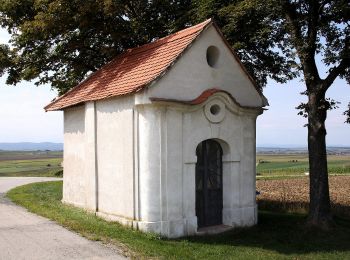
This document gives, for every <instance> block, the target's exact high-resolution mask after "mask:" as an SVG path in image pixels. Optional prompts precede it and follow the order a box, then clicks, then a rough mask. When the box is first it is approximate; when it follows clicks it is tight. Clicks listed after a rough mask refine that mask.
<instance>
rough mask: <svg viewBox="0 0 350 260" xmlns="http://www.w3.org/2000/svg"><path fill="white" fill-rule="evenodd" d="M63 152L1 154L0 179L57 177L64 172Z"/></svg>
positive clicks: (3, 152)
mask: <svg viewBox="0 0 350 260" xmlns="http://www.w3.org/2000/svg"><path fill="white" fill-rule="evenodd" d="M61 162H62V152H51V151H49V152H41V151H34V152H25V151H24V152H5V151H1V152H0V177H3V176H27V177H29V176H55V175H56V173H58V172H60V171H62V167H61Z"/></svg>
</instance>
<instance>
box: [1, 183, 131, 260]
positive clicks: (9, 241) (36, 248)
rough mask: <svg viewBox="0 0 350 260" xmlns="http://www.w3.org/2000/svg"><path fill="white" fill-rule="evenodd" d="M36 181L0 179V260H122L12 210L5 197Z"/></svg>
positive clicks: (51, 224) (111, 251)
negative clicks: (6, 194) (15, 189)
mask: <svg viewBox="0 0 350 260" xmlns="http://www.w3.org/2000/svg"><path fill="white" fill-rule="evenodd" d="M48 180H57V178H38V177H29V178H26V177H18V178H17V177H0V260H3V259H4V260H5V259H6V260H10V259H11V260H12V259H16V260H20V259H45V260H46V259H125V258H124V257H123V256H121V255H120V254H118V251H117V249H116V248H114V247H107V246H105V245H103V244H101V243H99V242H94V241H89V240H87V239H85V238H83V237H81V236H79V235H77V234H75V233H73V232H70V231H68V230H67V229H65V228H63V227H61V226H59V225H57V224H55V223H54V222H52V221H50V220H48V219H46V218H43V217H39V216H37V215H35V214H32V213H30V212H28V211H27V210H25V209H24V208H22V207H19V206H16V205H14V204H13V203H11V202H10V201H9V200H8V199H7V198H5V197H4V195H5V193H6V192H7V191H8V190H10V189H12V188H14V187H16V186H20V185H24V184H27V183H32V182H39V181H48Z"/></svg>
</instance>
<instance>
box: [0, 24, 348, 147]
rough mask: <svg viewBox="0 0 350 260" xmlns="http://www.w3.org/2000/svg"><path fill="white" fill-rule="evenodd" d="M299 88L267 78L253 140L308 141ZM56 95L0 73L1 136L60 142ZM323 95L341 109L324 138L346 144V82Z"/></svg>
mask: <svg viewBox="0 0 350 260" xmlns="http://www.w3.org/2000/svg"><path fill="white" fill-rule="evenodd" d="M8 39H9V35H8V34H7V32H6V31H5V30H3V29H0V43H6V42H7V41H8ZM318 64H320V62H319V63H318ZM319 69H320V74H321V76H322V75H325V73H326V71H325V68H324V67H322V66H321V65H319ZM303 90H304V83H303V82H300V80H293V81H290V82H289V83H287V84H283V85H282V84H277V83H275V82H274V81H269V82H268V84H267V86H266V87H265V88H264V95H265V96H266V97H267V99H268V100H269V104H270V106H269V107H268V108H267V109H268V110H266V111H265V112H264V113H263V114H262V115H261V116H259V117H258V119H257V126H256V127H257V136H256V138H257V146H260V147H261V146H265V147H266V146H270V147H271V146H273V147H304V146H307V129H306V128H305V127H303V126H304V125H305V124H306V119H305V118H303V117H301V116H299V115H297V113H298V111H297V110H296V109H295V107H296V106H298V105H299V104H300V102H301V101H302V100H304V101H305V99H306V97H305V96H301V95H300V92H302V91H303ZM56 95H57V93H56V92H55V91H54V90H52V89H51V87H50V86H49V85H45V86H39V87H37V86H35V85H34V83H33V82H22V83H20V84H18V85H17V86H7V85H6V84H5V77H2V78H0V142H63V113H62V112H45V111H44V109H43V107H44V106H45V105H46V104H48V103H49V102H50V101H51V100H52V99H53V98H54V97H55V96H56ZM327 96H328V97H330V98H333V99H335V100H337V101H339V102H341V104H340V105H339V109H336V110H334V111H330V112H329V113H328V119H327V121H326V127H327V144H328V145H329V146H350V125H349V124H344V121H345V116H344V115H343V112H344V111H345V110H346V107H347V104H348V102H349V101H350V86H349V85H347V84H346V82H345V81H344V80H340V79H337V80H336V81H335V82H334V84H333V86H332V87H331V88H330V89H329V91H328V93H327Z"/></svg>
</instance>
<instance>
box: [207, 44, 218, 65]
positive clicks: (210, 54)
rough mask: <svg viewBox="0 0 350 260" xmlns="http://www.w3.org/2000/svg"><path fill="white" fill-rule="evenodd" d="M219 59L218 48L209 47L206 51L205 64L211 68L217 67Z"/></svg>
mask: <svg viewBox="0 0 350 260" xmlns="http://www.w3.org/2000/svg"><path fill="white" fill-rule="evenodd" d="M219 57H220V51H219V48H218V47H216V46H209V47H208V49H207V62H208V65H209V66H210V67H212V68H217V67H218V61H219Z"/></svg>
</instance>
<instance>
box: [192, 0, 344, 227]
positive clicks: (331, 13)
mask: <svg viewBox="0 0 350 260" xmlns="http://www.w3.org/2000/svg"><path fill="white" fill-rule="evenodd" d="M195 8H196V9H197V10H198V11H197V12H195V13H196V14H197V19H198V20H202V19H203V18H204V17H216V19H217V21H218V22H219V24H220V26H221V27H222V28H223V30H224V34H225V36H226V37H227V38H228V40H229V42H230V43H231V44H232V46H233V47H234V48H235V49H236V50H237V51H238V54H239V56H240V58H241V59H242V60H243V62H244V63H245V64H246V66H247V68H248V70H249V71H250V72H251V73H252V74H253V75H254V76H255V78H256V79H257V81H258V82H259V83H260V84H261V86H263V85H265V84H266V81H267V78H272V79H274V80H276V81H278V82H282V83H283V82H285V81H287V80H289V79H292V78H295V77H297V76H298V75H302V76H303V79H304V80H303V81H304V83H303V84H304V85H305V91H304V92H303V93H302V94H304V95H307V97H308V102H307V103H302V104H300V105H299V106H298V109H300V112H299V114H300V115H303V116H305V117H307V119H308V123H307V127H308V150H309V168H310V210H309V218H308V219H309V223H310V224H311V225H317V226H329V224H330V223H331V222H332V216H331V210H330V197H329V186H328V169H327V154H326V127H325V121H326V117H327V111H328V110H330V109H333V108H335V107H336V104H337V102H336V101H334V100H332V99H329V98H326V92H327V90H328V89H329V88H330V87H331V86H332V84H333V82H334V80H335V79H336V78H337V77H340V78H343V79H345V80H346V81H347V83H350V2H349V1H348V0H265V1H260V0H233V1H228V0H222V1H216V0H215V1H214V0H196V1H195ZM317 57H320V58H321V60H322V63H323V65H322V66H325V67H327V68H328V74H327V76H326V77H324V78H322V77H321V76H320V74H319V68H318V66H317V65H318V64H317V63H316V58H317ZM344 115H347V116H348V117H347V119H346V120H347V122H350V104H349V110H347V111H346V112H344Z"/></svg>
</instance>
